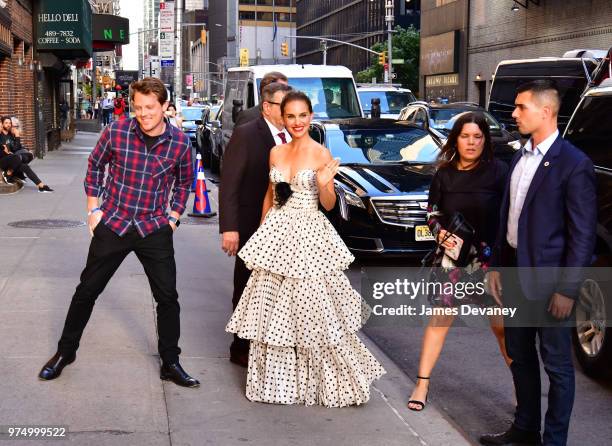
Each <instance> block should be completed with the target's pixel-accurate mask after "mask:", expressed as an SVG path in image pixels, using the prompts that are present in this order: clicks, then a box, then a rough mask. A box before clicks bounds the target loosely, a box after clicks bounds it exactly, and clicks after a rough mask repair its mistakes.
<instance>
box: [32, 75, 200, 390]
mask: <svg viewBox="0 0 612 446" xmlns="http://www.w3.org/2000/svg"><path fill="white" fill-rule="evenodd" d="M131 87H132V94H131V98H130V99H131V100H132V103H133V109H134V111H135V113H136V118H135V119H127V120H122V121H116V122H114V123H113V124H111V125H110V126H108V127H106V128H105V129H104V131H103V132H102V136H101V137H100V140H99V141H98V143H97V145H96V147H95V148H94V149H93V151H92V152H91V155H90V156H89V162H88V168H87V175H86V177H85V192H86V194H87V210H88V224H89V231H90V233H91V235H92V237H93V238H92V241H91V245H90V246H89V254H88V257H87V264H86V266H85V269H84V270H83V272H82V273H81V283H80V284H79V285H78V286H77V288H76V292H75V294H74V296H73V297H72V302H71V304H70V308H69V310H68V315H67V316H66V323H65V325H64V331H63V333H62V336H61V338H60V340H59V343H58V350H57V353H56V354H55V355H54V356H53V357H52V358H51V359H50V360H49V361H48V362H47V363H46V364H45V366H44V367H43V368H42V370H41V371H40V374H39V378H40V379H43V380H51V379H55V378H57V377H58V376H59V375H60V374H61V372H62V370H63V368H64V367H65V366H67V365H68V364H70V363H72V362H73V361H74V360H75V359H76V351H77V349H78V347H79V341H80V339H81V336H82V334H83V330H84V329H85V326H86V325H87V321H88V320H89V317H90V316H91V313H92V311H93V307H94V303H95V301H96V298H97V297H98V296H99V295H100V293H101V292H102V290H104V287H105V286H106V284H107V283H108V281H109V280H110V278H111V277H112V275H113V274H114V273H115V271H116V270H117V268H119V265H121V263H122V262H123V259H125V257H126V256H127V255H128V254H129V253H130V252H132V251H133V252H134V253H135V254H136V256H137V257H138V260H140V263H141V264H142V266H143V267H144V270H145V273H146V275H147V278H148V279H149V284H150V285H151V291H152V293H153V297H154V298H155V300H156V302H157V328H158V333H159V342H158V349H159V355H160V357H161V359H162V366H161V372H160V377H161V379H164V380H171V381H173V382H175V383H176V384H179V385H181V386H185V387H198V386H199V385H200V383H199V382H198V381H197V380H196V379H194V378H192V377H191V376H189V375H188V374H187V373H186V372H185V370H183V368H182V367H181V365H180V363H179V354H180V352H181V349H180V348H179V346H178V340H179V336H180V319H179V312H180V306H179V303H178V294H177V292H176V265H175V262H174V248H173V243H172V235H173V233H174V231H175V230H176V229H177V227H178V225H179V224H180V222H179V218H180V216H181V214H182V213H183V212H184V210H185V203H186V202H187V199H188V198H189V192H190V188H191V183H192V181H193V170H192V156H191V145H190V143H189V138H188V137H187V136H186V135H185V134H184V133H183V132H181V131H180V130H179V129H177V128H175V127H174V126H172V125H170V124H169V123H168V122H167V121H166V120H165V119H164V112H165V111H166V108H167V107H168V102H167V93H166V87H165V86H164V84H163V83H162V82H161V81H160V80H159V79H156V78H146V79H143V80H141V81H138V82H134V83H133V84H132V86H131ZM107 165H108V174H107V175H106V180H104V176H105V170H106V166H107ZM171 189H172V198H171V200H170V212H169V214H167V213H166V209H167V206H168V199H169V195H170V190H171ZM99 197H102V204H99Z"/></svg>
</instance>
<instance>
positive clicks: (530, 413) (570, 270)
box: [480, 81, 597, 445]
mask: <svg viewBox="0 0 612 446" xmlns="http://www.w3.org/2000/svg"><path fill="white" fill-rule="evenodd" d="M559 106H560V98H559V92H558V90H557V88H556V86H555V84H554V83H552V82H550V81H533V82H529V83H527V84H524V85H522V86H521V87H519V89H518V95H517V97H516V100H515V110H514V112H513V113H512V116H513V117H514V119H515V120H516V122H517V124H518V128H519V131H520V132H521V133H522V134H530V135H531V138H530V139H529V141H528V142H527V143H526V144H525V146H524V147H523V148H522V149H521V150H520V151H519V152H518V153H517V154H516V155H515V157H514V158H513V160H512V164H511V170H510V174H509V176H508V181H507V184H506V191H505V193H504V197H503V201H502V207H501V221H500V232H499V236H498V240H497V244H496V245H497V246H496V253H495V255H494V259H493V264H494V265H498V266H505V267H511V268H507V269H504V271H503V272H502V273H501V274H500V273H499V272H491V273H490V274H489V275H488V280H489V282H490V289H491V291H492V293H493V294H494V296H495V297H496V298H497V299H501V292H502V284H503V290H504V304H505V305H506V306H516V307H517V316H515V318H514V319H515V320H513V321H510V320H507V321H506V328H505V332H506V348H507V350H508V355H509V356H510V358H511V359H512V365H511V367H510V369H511V371H512V376H513V379H514V386H515V390H516V400H517V407H516V412H515V415H514V422H513V424H512V426H511V427H510V429H508V430H507V431H506V432H503V433H500V434H492V435H483V436H482V437H481V438H480V441H481V443H483V444H486V445H503V444H514V443H520V444H542V442H543V444H545V445H565V444H566V443H567V432H568V428H569V422H570V416H571V412H572V407H573V403H574V392H575V382H574V367H573V363H572V356H571V348H572V343H571V328H570V327H569V326H568V323H567V322H568V321H567V319H568V318H569V317H570V316H571V315H572V313H573V309H574V303H575V300H576V299H577V298H578V293H579V288H580V283H581V279H580V274H576V272H577V271H578V272H579V271H580V270H582V268H584V267H587V266H589V265H590V264H591V261H592V256H593V253H594V249H595V237H596V232H595V231H596V225H597V207H596V188H595V172H594V170H593V163H592V162H591V160H590V159H589V158H588V157H587V156H586V155H585V154H584V153H582V152H581V151H580V150H578V149H577V148H576V147H574V146H573V145H572V144H570V143H569V142H567V141H565V140H564V139H563V138H561V136H559V131H558V130H557V114H558V111H559ZM517 267H518V268H517ZM517 317H518V318H521V319H520V320H516V319H517ZM526 320H527V321H528V322H526ZM534 321H537V322H534ZM563 321H565V322H563ZM536 336H537V337H539V341H540V349H539V350H540V357H541V358H542V362H543V363H544V369H545V370H546V373H547V374H548V377H549V381H550V388H549V392H548V410H547V411H546V417H545V421H544V435H543V438H541V437H540V426H541V407H540V406H541V397H540V395H541V391H540V386H541V382H540V365H539V360H538V353H537V350H536V345H535V343H536Z"/></svg>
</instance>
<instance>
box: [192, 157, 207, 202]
mask: <svg viewBox="0 0 612 446" xmlns="http://www.w3.org/2000/svg"><path fill="white" fill-rule="evenodd" d="M194 167H195V169H194V172H193V173H194V175H193V183H191V192H195V190H196V185H197V184H196V183H197V181H198V172H199V171H200V170H204V165H203V164H202V155H200V154H199V153H198V154H197V155H196V162H195V166H194Z"/></svg>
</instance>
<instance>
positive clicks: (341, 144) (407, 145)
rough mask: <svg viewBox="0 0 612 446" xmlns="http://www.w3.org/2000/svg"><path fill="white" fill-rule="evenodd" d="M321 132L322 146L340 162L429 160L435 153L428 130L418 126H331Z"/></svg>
mask: <svg viewBox="0 0 612 446" xmlns="http://www.w3.org/2000/svg"><path fill="white" fill-rule="evenodd" d="M325 135H326V144H325V145H326V146H327V147H328V148H329V149H330V151H331V153H332V156H333V157H334V158H340V161H341V163H342V164H355V163H356V164H384V163H402V162H414V163H432V162H434V161H435V160H436V157H437V156H438V153H439V148H438V145H437V144H436V143H435V142H434V140H433V139H432V138H431V136H430V135H429V133H427V132H426V131H424V130H421V129H418V128H393V129H338V128H331V129H327V130H326V132H325Z"/></svg>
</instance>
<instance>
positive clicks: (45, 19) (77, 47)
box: [34, 0, 93, 59]
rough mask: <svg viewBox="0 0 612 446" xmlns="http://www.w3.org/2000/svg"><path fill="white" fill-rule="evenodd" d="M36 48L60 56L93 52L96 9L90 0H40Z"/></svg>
mask: <svg viewBox="0 0 612 446" xmlns="http://www.w3.org/2000/svg"><path fill="white" fill-rule="evenodd" d="M34 19H35V20H36V48H37V49H38V51H39V52H51V53H53V54H55V55H56V56H57V57H59V58H60V59H78V58H89V57H91V55H92V51H93V48H92V21H91V19H92V13H91V6H90V4H89V1H88V0H40V1H39V2H37V3H36V4H35V14H34Z"/></svg>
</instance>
